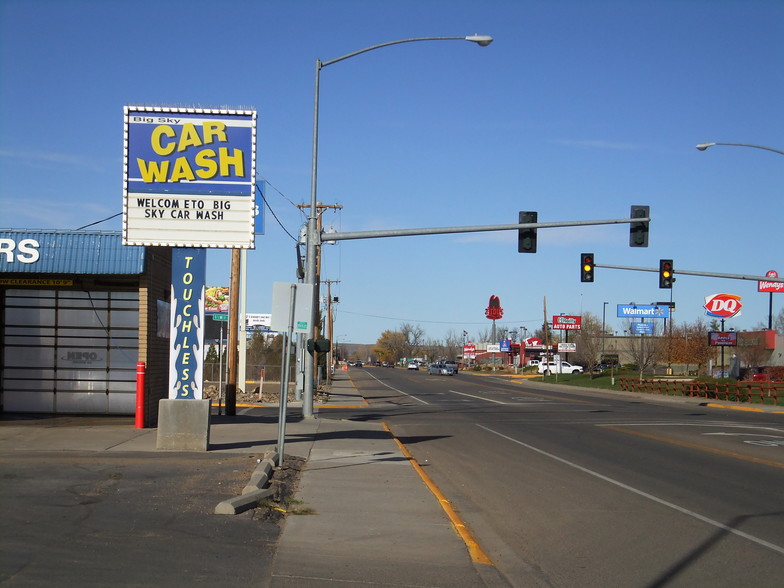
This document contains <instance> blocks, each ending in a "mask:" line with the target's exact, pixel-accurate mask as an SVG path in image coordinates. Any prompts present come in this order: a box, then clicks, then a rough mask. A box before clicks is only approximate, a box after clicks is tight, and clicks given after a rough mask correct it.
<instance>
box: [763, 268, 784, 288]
mask: <svg viewBox="0 0 784 588" xmlns="http://www.w3.org/2000/svg"><path fill="white" fill-rule="evenodd" d="M765 275H766V276H767V277H768V278H778V277H779V274H778V272H777V271H776V270H770V271H769V272H768V273H766V274H765ZM757 292H784V282H767V281H763V280H759V281H758V282H757Z"/></svg>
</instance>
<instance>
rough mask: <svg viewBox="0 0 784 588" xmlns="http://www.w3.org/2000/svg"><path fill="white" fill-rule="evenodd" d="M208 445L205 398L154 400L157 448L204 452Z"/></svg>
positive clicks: (207, 411)
mask: <svg viewBox="0 0 784 588" xmlns="http://www.w3.org/2000/svg"><path fill="white" fill-rule="evenodd" d="M209 446H210V401H209V400H180V399H170V398H167V399H163V400H161V401H160V402H159V403H158V443H157V448H158V449H162V450H167V451H207V449H209Z"/></svg>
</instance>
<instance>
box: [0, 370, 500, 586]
mask: <svg viewBox="0 0 784 588" xmlns="http://www.w3.org/2000/svg"><path fill="white" fill-rule="evenodd" d="M366 405H367V404H366V403H365V401H364V399H363V398H362V397H361V395H360V394H359V392H358V391H357V389H356V388H355V387H354V385H353V383H352V382H351V380H350V378H349V377H348V375H347V374H345V373H339V374H338V375H337V376H336V379H335V380H334V382H333V385H332V392H331V394H330V398H329V401H328V402H326V403H323V404H318V405H316V406H315V407H314V412H315V414H316V418H312V419H303V418H302V417H301V409H300V407H298V406H297V404H296V403H293V405H290V409H289V417H288V423H287V426H286V443H285V448H284V449H285V453H286V454H287V455H294V456H298V457H303V458H305V459H306V460H307V461H306V464H305V468H304V470H303V472H302V475H301V479H300V484H299V489H298V490H297V492H296V494H295V499H296V500H298V501H299V503H300V504H299V506H301V507H307V509H310V510H311V511H312V513H313V514H308V515H289V516H288V517H287V519H286V520H285V522H284V526H283V531H282V534H281V536H280V539H279V543H278V545H277V547H276V548H275V555H274V559H273V562H272V565H271V567H270V570H271V574H269V577H268V579H267V582H268V584H265V585H269V586H272V587H293V586H297V587H310V586H313V587H321V586H338V585H346V584H359V585H373V586H390V587H391V586H451V587H460V586H508V584H507V583H506V582H505V581H504V580H503V579H502V578H501V576H500V574H499V573H498V571H497V570H496V569H495V568H494V567H493V566H492V565H485V564H480V563H474V562H472V560H471V557H470V555H469V551H468V548H467V547H466V545H465V544H464V543H463V541H462V540H461V538H460V537H459V535H458V533H457V532H456V530H455V528H454V527H453V525H452V523H451V522H450V520H449V518H448V517H447V516H446V514H445V513H444V511H443V509H442V508H441V505H440V504H439V501H438V500H437V498H436V497H435V496H434V495H433V493H432V492H431V491H430V490H429V489H428V488H427V486H426V485H425V483H424V482H423V480H422V479H421V478H420V476H419V474H418V473H417V471H416V470H415V469H414V467H412V464H411V463H410V461H409V458H408V457H406V456H405V455H403V453H402V451H401V449H400V447H399V446H398V444H397V443H396V442H395V440H394V439H393V438H392V437H391V435H390V433H389V432H388V431H387V430H386V429H384V427H383V425H382V424H380V423H377V422H367V421H361V420H356V421H355V420H341V419H338V418H331V417H330V411H332V410H333V409H336V408H343V409H348V408H357V407H363V406H366ZM258 406H260V405H258ZM251 410H253V411H254V412H258V411H256V410H255V409H251V408H249V407H246V406H238V409H237V415H236V416H234V417H227V416H217V415H213V416H212V418H211V422H210V449H209V451H208V452H206V453H203V454H202V455H203V456H206V457H209V455H210V454H214V455H215V456H216V458H217V459H218V460H220V459H222V458H221V456H223V457H228V455H227V454H246V456H247V454H256V455H263V454H265V453H272V452H273V451H274V450H275V448H276V445H277V436H278V418H277V411H276V410H270V411H268V414H265V415H264V416H255V415H254V416H251V415H250V414H248V413H249V412H250V411H251ZM156 440H157V430H155V429H135V428H134V426H133V419H132V418H129V417H111V416H110V417H103V416H100V417H99V416H96V417H80V416H73V417H71V416H58V417H52V418H29V419H20V418H17V419H9V418H5V419H4V420H2V421H0V450H2V451H3V452H17V451H19V452H23V451H32V452H35V451H48V452H52V451H63V452H69V451H73V452H100V455H104V456H106V455H109V454H111V453H114V452H134V453H136V454H139V453H141V454H144V453H146V452H149V453H156V454H157V455H160V454H162V453H163V454H166V453H169V452H165V451H163V452H162V451H159V450H157V449H156ZM151 461H154V460H151ZM208 462H209V460H208ZM216 463H218V462H216ZM226 498H231V496H226ZM214 516H221V515H214ZM248 564H249V565H252V562H248Z"/></svg>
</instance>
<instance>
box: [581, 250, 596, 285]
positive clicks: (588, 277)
mask: <svg viewBox="0 0 784 588" xmlns="http://www.w3.org/2000/svg"><path fill="white" fill-rule="evenodd" d="M593 267H594V259H593V253H581V254H580V281H581V282H593Z"/></svg>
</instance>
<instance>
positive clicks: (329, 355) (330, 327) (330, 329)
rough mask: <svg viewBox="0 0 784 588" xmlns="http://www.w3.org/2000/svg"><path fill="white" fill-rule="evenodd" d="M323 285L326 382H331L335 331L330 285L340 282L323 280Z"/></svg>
mask: <svg viewBox="0 0 784 588" xmlns="http://www.w3.org/2000/svg"><path fill="white" fill-rule="evenodd" d="M323 283H324V284H326V285H327V332H328V334H329V336H328V337H327V338H328V339H329V352H328V353H327V380H328V381H330V380H332V365H333V363H334V362H333V357H334V351H333V348H334V346H335V342H334V338H335V331H334V328H333V322H334V320H335V319H334V317H333V315H332V302H333V300H332V284H339V283H340V280H324V282H323Z"/></svg>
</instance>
